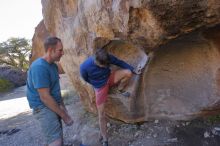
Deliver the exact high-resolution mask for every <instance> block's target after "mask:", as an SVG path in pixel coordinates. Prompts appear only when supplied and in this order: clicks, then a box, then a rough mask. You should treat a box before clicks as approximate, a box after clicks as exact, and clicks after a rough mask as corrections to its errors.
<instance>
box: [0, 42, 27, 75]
mask: <svg viewBox="0 0 220 146" xmlns="http://www.w3.org/2000/svg"><path fill="white" fill-rule="evenodd" d="M30 52H31V45H30V41H29V40H27V39H25V38H10V39H8V40H7V41H5V42H2V43H0V65H2V64H6V65H10V66H13V67H16V68H19V69H21V70H23V71H26V70H27V69H28V65H29V55H30Z"/></svg>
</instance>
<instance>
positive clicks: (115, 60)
mask: <svg viewBox="0 0 220 146" xmlns="http://www.w3.org/2000/svg"><path fill="white" fill-rule="evenodd" d="M109 57H110V63H111V64H114V65H117V66H119V67H121V68H124V69H129V70H131V71H132V72H133V73H135V72H134V67H132V66H131V65H129V64H128V63H126V62H124V61H123V60H120V59H118V58H117V57H115V56H113V55H111V54H109Z"/></svg>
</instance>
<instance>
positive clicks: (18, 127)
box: [0, 86, 220, 146]
mask: <svg viewBox="0 0 220 146" xmlns="http://www.w3.org/2000/svg"><path fill="white" fill-rule="evenodd" d="M62 92H63V94H64V96H65V103H66V104H67V105H66V106H67V109H68V110H69V112H70V115H71V116H72V117H73V119H74V121H75V123H74V125H73V126H71V127H66V126H64V142H65V146H79V145H80V144H81V143H83V144H86V145H88V146H99V145H100V144H99V142H98V135H99V128H98V122H97V116H96V115H94V114H91V113H88V112H86V111H85V110H84V109H83V107H82V105H81V103H80V101H79V97H78V96H77V95H76V94H74V92H71V91H69V90H62ZM0 97H1V98H0V145H1V146H42V145H43V144H44V142H43V141H44V140H43V137H42V135H41V133H40V128H39V125H38V123H37V121H35V119H34V118H33V116H32V114H31V110H30V109H29V106H28V103H27V100H26V97H25V86H23V87H19V88H16V89H14V90H13V91H10V92H8V93H5V94H0ZM107 126H108V133H109V135H110V138H109V143H110V146H219V145H220V122H218V121H210V119H209V120H207V119H196V120H193V121H168V120H154V121H149V122H144V123H137V124H126V123H123V122H121V121H116V120H112V119H109V122H108V124H107Z"/></svg>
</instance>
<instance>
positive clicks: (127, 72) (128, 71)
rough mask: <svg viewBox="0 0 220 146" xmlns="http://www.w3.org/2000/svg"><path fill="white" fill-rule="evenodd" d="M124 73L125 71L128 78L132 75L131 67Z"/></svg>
mask: <svg viewBox="0 0 220 146" xmlns="http://www.w3.org/2000/svg"><path fill="white" fill-rule="evenodd" d="M124 73H125V76H126V77H128V78H130V77H131V76H132V72H131V70H129V69H125V70H124Z"/></svg>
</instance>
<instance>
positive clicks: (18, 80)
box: [0, 65, 27, 87]
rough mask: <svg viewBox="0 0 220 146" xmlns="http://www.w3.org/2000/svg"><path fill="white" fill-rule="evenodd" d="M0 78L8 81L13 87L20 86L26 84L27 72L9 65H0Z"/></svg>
mask: <svg viewBox="0 0 220 146" xmlns="http://www.w3.org/2000/svg"><path fill="white" fill-rule="evenodd" d="M0 78H3V79H6V80H8V81H10V82H11V83H13V85H14V87H20V86H24V85H25V84H26V78H27V73H26V72H23V71H22V70H20V69H17V68H14V67H11V66H7V65H1V66H0Z"/></svg>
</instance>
